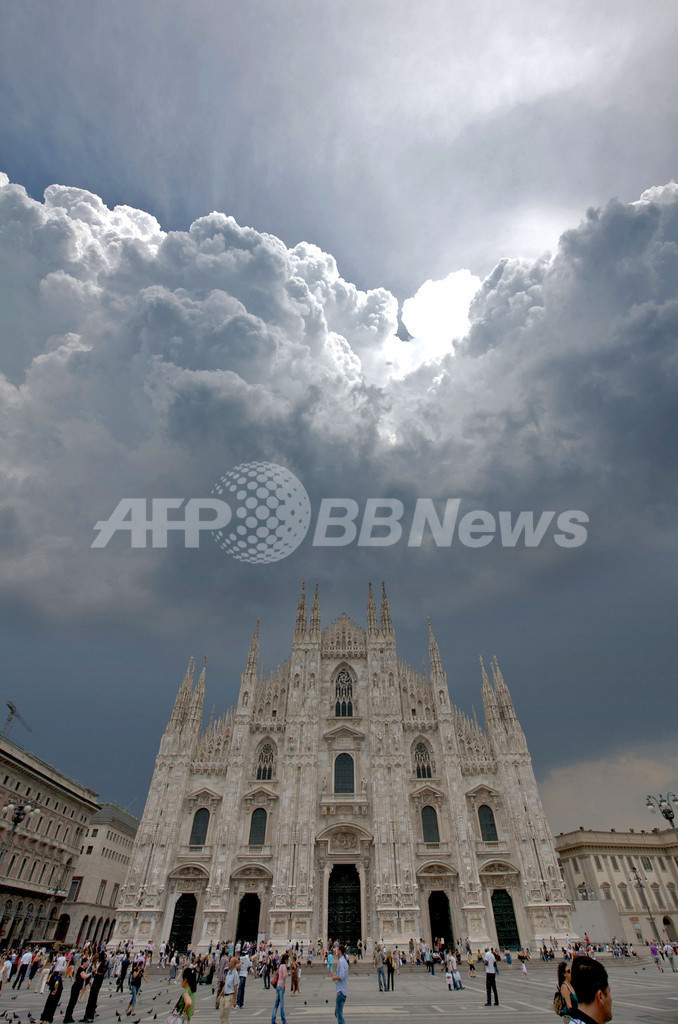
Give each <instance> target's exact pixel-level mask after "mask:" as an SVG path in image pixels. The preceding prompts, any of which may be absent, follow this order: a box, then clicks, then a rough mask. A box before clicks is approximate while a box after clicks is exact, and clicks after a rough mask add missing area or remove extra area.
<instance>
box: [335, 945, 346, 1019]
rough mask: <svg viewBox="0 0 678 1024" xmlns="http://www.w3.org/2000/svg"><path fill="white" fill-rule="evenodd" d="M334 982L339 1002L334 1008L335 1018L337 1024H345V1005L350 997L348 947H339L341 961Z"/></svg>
mask: <svg viewBox="0 0 678 1024" xmlns="http://www.w3.org/2000/svg"><path fill="white" fill-rule="evenodd" d="M332 981H334V982H336V985H337V1001H336V1003H335V1006H334V1016H335V1017H336V1018H337V1024H344V1003H345V1002H346V997H347V995H348V960H347V959H346V947H345V946H342V945H340V946H339V959H338V961H337V966H336V970H334V971H333V972H332Z"/></svg>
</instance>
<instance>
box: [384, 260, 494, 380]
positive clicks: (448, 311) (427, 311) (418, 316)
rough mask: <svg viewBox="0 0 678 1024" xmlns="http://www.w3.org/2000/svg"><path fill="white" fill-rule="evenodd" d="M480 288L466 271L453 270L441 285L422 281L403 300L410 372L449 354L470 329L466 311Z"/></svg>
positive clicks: (437, 282)
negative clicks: (454, 344) (408, 342)
mask: <svg viewBox="0 0 678 1024" xmlns="http://www.w3.org/2000/svg"><path fill="white" fill-rule="evenodd" d="M481 284H482V281H481V280H480V278H479V277H476V276H475V275H474V274H472V273H471V272H470V270H455V271H453V273H451V274H448V276H447V277H445V278H443V280H442V281H425V282H424V284H422V286H421V287H420V288H419V289H418V291H417V293H416V294H415V295H413V296H412V298H410V299H406V300H405V302H404V303H403V310H402V318H403V323H404V324H405V327H406V328H407V330H408V331H409V333H410V334H411V335H412V338H413V339H414V341H413V343H412V345H411V348H412V352H413V354H412V356H411V358H410V360H409V362H410V367H409V368H410V369H416V366H417V365H420V364H421V363H424V362H433V361H434V360H440V359H441V358H442V357H443V356H445V355H450V354H452V353H453V351H454V350H453V347H452V343H453V342H454V340H455V339H458V338H463V337H464V335H465V334H466V333H467V332H468V330H469V328H470V326H471V322H470V320H469V315H468V314H469V308H470V306H471V302H472V300H473V296H474V295H475V294H476V292H477V291H478V289H479V288H480V286H481Z"/></svg>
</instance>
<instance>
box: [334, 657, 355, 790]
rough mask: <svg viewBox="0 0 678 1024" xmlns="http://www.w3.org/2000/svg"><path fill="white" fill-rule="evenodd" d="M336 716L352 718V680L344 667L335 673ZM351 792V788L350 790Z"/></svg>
mask: <svg viewBox="0 0 678 1024" xmlns="http://www.w3.org/2000/svg"><path fill="white" fill-rule="evenodd" d="M334 700H335V704H334V714H335V717H336V718H353V680H352V679H351V677H350V675H349V673H348V672H347V671H346V669H345V668H342V670H341V672H339V674H338V675H337V678H336V681H335V687H334ZM351 792H353V790H351Z"/></svg>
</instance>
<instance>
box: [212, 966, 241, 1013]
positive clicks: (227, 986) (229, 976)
mask: <svg viewBox="0 0 678 1024" xmlns="http://www.w3.org/2000/svg"><path fill="white" fill-rule="evenodd" d="M223 960H225V961H227V963H228V967H227V970H226V971H225V973H224V978H223V985H222V987H221V988H220V990H219V995H218V996H217V1009H218V1010H219V1021H220V1024H228V1019H229V1017H230V1016H231V1010H232V1009H233V1008H234V1007H235V1004H236V998H237V995H238V982H239V981H240V975H239V974H238V961H237V958H236V957H234V956H231V957H223ZM222 966H223V965H222ZM221 973H222V971H221V970H220V974H221Z"/></svg>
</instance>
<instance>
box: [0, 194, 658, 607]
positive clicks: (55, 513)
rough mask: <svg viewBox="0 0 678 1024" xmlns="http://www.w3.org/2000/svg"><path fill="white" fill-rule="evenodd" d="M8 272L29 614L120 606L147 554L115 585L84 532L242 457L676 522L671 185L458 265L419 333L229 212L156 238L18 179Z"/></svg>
mask: <svg viewBox="0 0 678 1024" xmlns="http://www.w3.org/2000/svg"><path fill="white" fill-rule="evenodd" d="M0 266H1V267H2V271H3V272H2V274H1V275H0V280H1V281H2V285H1V287H2V303H3V309H4V313H5V315H4V321H3V338H2V347H1V349H0V370H2V373H3V376H2V378H1V387H2V398H3V401H2V419H3V436H4V437H5V445H4V451H3V463H2V469H3V477H4V479H3V515H4V517H5V521H6V522H8V523H11V524H12V529H11V530H10V531H9V535H8V537H7V538H6V540H5V546H4V555H3V558H4V570H3V579H4V584H3V585H4V586H5V587H6V588H7V587H9V588H13V587H14V588H17V589H18V590H20V591H21V592H23V593H29V594H30V595H31V600H37V601H40V602H44V601H48V602H49V601H51V602H52V603H53V604H54V606H55V607H56V606H58V607H59V609H60V610H64V609H67V608H68V607H69V602H73V605H74V607H76V606H78V605H80V604H81V603H83V602H84V603H85V604H87V605H88V606H89V607H91V605H92V603H93V602H94V603H96V602H97V601H98V600H100V599H102V600H103V599H104V597H105V595H106V592H107V590H110V593H109V594H108V598H109V599H110V600H116V599H118V598H119V596H120V593H121V592H122V593H124V595H125V596H126V598H127V599H129V595H130V594H132V593H134V591H135V581H136V584H139V583H140V579H144V578H145V574H146V573H147V572H148V566H147V563H146V561H145V559H144V558H143V557H137V558H136V559H130V560H128V561H127V562H126V563H125V569H124V571H123V570H122V569H120V570H118V571H116V572H114V573H112V574H111V577H110V579H109V581H108V583H107V584H106V585H103V584H102V581H101V578H100V576H98V575H97V574H96V573H94V572H92V565H93V563H92V562H91V561H89V562H88V561H87V559H88V558H91V555H90V553H89V551H88V543H89V540H90V532H91V527H92V524H93V523H94V522H96V521H97V520H98V519H100V518H101V517H102V515H104V514H105V512H106V510H107V508H111V507H113V505H114V504H115V502H116V501H117V500H118V498H119V497H121V496H123V495H132V494H144V493H148V491H149V487H150V488H151V489H153V488H155V489H156V491H159V492H160V493H163V491H162V489H163V488H165V489H166V488H169V489H170V491H171V490H172V488H176V487H178V486H180V487H181V490H182V493H183V492H184V491H188V489H189V488H193V489H194V490H193V493H195V492H196V490H197V492H198V493H199V492H200V489H201V488H203V489H204V487H205V481H206V480H207V481H209V480H212V479H213V478H214V475H215V474H216V473H217V472H220V471H223V470H224V469H227V468H228V467H229V466H230V465H233V464H235V463H236V462H238V461H242V460H246V459H249V458H252V457H266V458H272V459H274V460H277V461H280V462H283V463H285V464H288V465H289V466H290V468H292V469H296V470H297V471H298V472H299V474H300V475H301V476H302V477H304V478H305V480H306V483H307V485H308V486H309V487H311V488H312V486H313V475H314V474H317V475H318V479H319V480H321V481H323V484H324V485H325V484H326V483H327V481H328V480H331V479H332V478H333V475H336V472H339V473H340V474H342V479H343V480H344V481H345V482H346V481H348V480H350V477H351V476H352V477H353V480H354V485H353V486H354V488H355V489H356V490H357V491H358V492H359V491H360V489H361V487H362V485H363V483H364V482H365V481H371V486H372V487H374V488H376V489H377V493H379V488H380V487H382V486H384V487H385V486H386V481H388V480H390V481H391V486H392V485H393V483H395V485H396V486H400V487H403V488H405V489H407V490H408V491H409V493H417V492H419V493H425V494H431V493H432V494H434V495H443V494H448V495H449V494H458V493H474V494H475V495H476V496H477V499H478V501H481V500H482V501H484V502H485V503H487V502H491V501H494V500H496V501H501V502H502V503H503V504H506V505H508V507H516V508H521V507H550V506H551V505H553V507H563V506H565V507H581V508H584V509H586V510H587V511H591V512H593V511H595V510H599V511H601V514H602V512H603V511H604V512H605V513H606V514H609V513H610V511H611V510H612V509H615V516H614V521H613V522H612V523H611V524H610V530H611V532H612V534H614V535H615V536H617V535H622V536H623V535H624V531H625V530H627V529H628V528H629V524H628V521H627V520H628V519H629V517H630V516H634V517H636V518H635V520H634V522H635V523H636V525H637V523H638V519H637V516H638V514H640V515H641V517H645V520H644V521H645V522H646V524H651V525H652V528H653V530H655V531H658V535H659V536H661V537H662V538H664V539H663V540H662V542H665V538H666V536H667V535H668V533H669V531H670V529H671V528H672V527H671V523H672V520H670V521H669V519H670V517H669V514H668V513H669V510H670V508H671V502H672V500H673V497H674V490H675V480H676V475H675V468H676V466H675V461H676V447H675V444H674V443H673V436H674V431H675V424H676V411H677V410H676V398H675V395H676V370H677V364H676V346H675V339H676V336H677V328H678V295H677V294H676V293H677V290H678V289H677V282H678V190H677V188H676V186H675V185H673V184H671V185H668V186H665V187H664V188H658V189H652V190H649V191H648V192H646V193H644V194H643V196H642V197H641V199H640V200H639V201H638V202H637V203H635V204H632V205H629V206H625V205H623V204H620V203H618V202H612V203H610V204H609V205H608V206H607V207H606V208H605V209H603V210H601V211H594V210H592V211H590V212H589V214H588V215H587V218H586V220H585V221H584V222H583V223H582V224H581V225H580V226H579V227H577V228H574V229H572V230H571V231H569V232H567V233H566V234H565V235H563V237H562V239H561V242H560V246H559V249H558V252H557V253H556V255H555V256H554V257H553V258H550V257H548V256H545V257H543V258H542V259H540V260H537V261H533V262H527V261H521V260H519V259H513V260H503V261H501V262H500V263H499V264H498V265H497V267H496V268H495V269H494V271H493V272H492V273H491V274H490V275H489V276H488V277H487V279H486V280H485V281H484V282H482V284H480V287H478V285H479V282H478V281H477V279H474V278H473V276H472V275H471V274H470V273H469V272H468V271H459V272H455V273H452V274H450V275H449V276H448V277H447V278H445V279H444V280H443V281H438V282H433V281H429V282H427V283H426V284H425V285H423V286H422V287H421V288H420V290H419V291H418V293H417V295H416V296H414V297H413V298H412V299H410V300H408V301H407V302H406V303H405V306H404V314H403V318H404V321H405V323H406V325H407V326H408V327H409V329H410V331H411V332H412V333H414V334H415V338H414V340H413V341H409V342H407V341H402V340H401V339H400V338H398V337H397V334H396V331H397V325H398V306H397V302H396V300H395V298H394V296H392V295H391V294H390V293H389V292H388V291H386V290H385V289H380V288H377V289H374V290H372V291H369V292H363V291H361V290H359V289H358V288H356V287H355V286H354V285H352V284H351V283H350V282H347V281H345V280H344V279H343V278H342V277H341V275H340V273H339V270H338V268H337V265H336V262H335V260H334V259H333V257H332V256H331V255H329V254H327V253H324V252H322V251H321V250H320V249H318V248H317V247H316V246H314V245H312V244H310V243H301V244H299V245H297V246H296V247H295V248H293V249H288V248H287V247H286V246H285V245H284V244H283V243H282V242H281V241H280V240H279V239H277V238H275V237H274V236H271V235H267V234H262V233H260V232H257V231H255V230H253V229H251V228H247V227H241V226H240V225H238V224H237V223H236V222H235V220H234V219H233V218H232V217H229V216H226V215H224V214H220V213H212V214H210V215H209V216H206V217H203V218H201V219H199V220H198V221H196V222H195V223H194V224H193V225H191V227H190V229H189V230H188V231H185V232H179V231H174V232H165V231H163V230H162V228H161V227H160V225H159V224H158V223H157V221H156V220H155V219H154V218H153V217H150V216H149V215H148V214H145V213H143V212H142V211H139V210H134V209H131V208H129V207H116V208H115V209H114V210H109V209H107V208H106V206H105V205H104V204H103V203H102V201H101V200H100V199H99V198H98V197H97V196H94V195H91V194H90V193H87V192H84V191H82V190H80V189H75V188H69V187H62V186H52V187H50V188H48V189H47V191H46V193H45V198H44V202H43V203H39V202H36V201H35V200H33V199H31V198H30V197H29V196H28V195H27V194H26V192H25V191H24V190H23V189H22V188H21V187H20V186H18V185H12V184H10V183H9V182H8V181H7V180H6V178H4V179H3V184H2V187H1V188H0ZM469 304H470V309H469ZM469 317H470V321H471V323H470V325H469V320H468V318H469ZM461 334H464V337H463V338H461V339H460V340H459V341H458V342H457V345H456V355H455V356H454V357H453V353H452V351H451V348H450V342H451V341H452V340H453V339H454V338H455V337H459V335H461ZM405 368H408V371H407V372H406V369H405ZM330 466H332V467H333V470H334V473H333V472H332V471H330ZM342 489H343V486H342ZM164 493H166V490H165V492H164ZM622 498H623V501H624V503H625V510H624V512H621V511H620V510H619V508H618V506H619V503H620V499H622ZM529 503H531V504H529ZM70 559H75V560H76V562H77V564H78V567H79V568H78V572H77V573H73V572H69V571H67V568H66V567H67V565H68V563H69V560H70ZM76 581H77V582H76ZM139 592H140V593H141V590H140V591H139ZM65 595H67V598H65ZM55 598H58V601H55Z"/></svg>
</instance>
